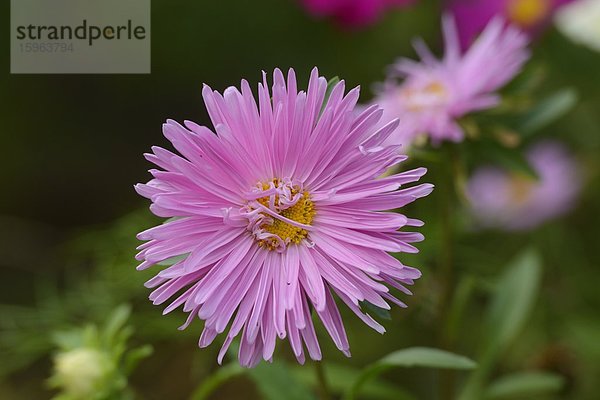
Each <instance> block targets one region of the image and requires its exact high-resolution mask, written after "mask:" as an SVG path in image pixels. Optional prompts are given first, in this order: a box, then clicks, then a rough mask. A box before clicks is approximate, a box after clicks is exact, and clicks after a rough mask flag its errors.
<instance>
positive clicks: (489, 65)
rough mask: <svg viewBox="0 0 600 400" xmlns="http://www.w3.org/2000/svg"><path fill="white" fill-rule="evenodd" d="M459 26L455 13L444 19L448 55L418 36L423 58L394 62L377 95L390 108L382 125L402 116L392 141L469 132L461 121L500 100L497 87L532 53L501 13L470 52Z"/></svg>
mask: <svg viewBox="0 0 600 400" xmlns="http://www.w3.org/2000/svg"><path fill="white" fill-rule="evenodd" d="M456 28H457V26H456V23H455V21H454V19H453V18H452V17H451V16H447V17H446V18H444V21H443V31H444V52H445V54H444V57H443V58H442V59H437V58H436V57H435V56H434V55H433V53H432V52H431V51H430V50H429V48H428V47H427V45H426V44H425V43H424V42H423V41H422V40H417V41H416V42H415V49H416V51H417V53H418V54H419V56H420V57H421V60H420V62H417V61H413V60H410V59H406V58H400V59H399V60H398V61H397V62H396V63H395V64H394V65H392V66H391V67H390V73H389V77H388V80H387V82H386V83H385V84H384V85H383V86H382V87H381V90H380V92H379V93H378V94H377V95H376V96H375V99H374V100H373V102H374V103H376V104H379V105H380V106H381V107H382V108H383V110H384V115H383V118H382V121H381V123H382V124H383V123H387V122H389V121H391V120H393V119H395V118H399V119H400V124H399V126H398V128H397V129H396V131H395V132H394V134H393V135H391V136H390V138H389V139H388V143H394V144H402V145H409V144H410V143H411V142H412V141H413V140H414V139H415V137H416V136H417V135H419V134H426V135H428V136H429V137H430V138H431V140H432V142H434V143H439V142H440V141H443V140H450V141H460V140H462V139H463V136H464V133H463V130H462V128H461V127H460V125H459V124H458V121H457V120H458V119H459V118H460V117H462V116H464V115H466V114H468V113H471V112H474V111H478V110H483V109H488V108H491V107H494V106H496V105H497V104H498V102H499V100H500V98H499V95H498V94H497V93H496V91H497V90H499V89H500V88H501V87H502V86H503V85H505V84H506V83H507V82H509V81H510V80H512V79H513V78H514V76H515V75H516V74H517V73H518V72H519V71H520V70H521V67H522V65H523V64H524V63H525V61H526V60H527V59H528V58H529V51H528V50H527V39H526V37H525V36H524V35H523V34H522V33H521V32H520V31H519V30H517V29H515V28H513V27H510V26H505V24H504V22H503V21H502V20H501V19H500V18H496V19H494V20H492V21H491V22H490V23H489V24H488V25H487V26H486V28H485V30H484V31H483V33H482V34H481V37H480V38H479V40H477V41H476V42H475V43H473V45H472V46H470V47H469V48H468V49H467V50H466V51H464V52H463V51H461V49H460V46H459V38H458V34H457V30H456ZM398 78H400V79H401V82H400V83H398V82H397V79H398Z"/></svg>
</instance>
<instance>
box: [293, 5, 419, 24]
mask: <svg viewBox="0 0 600 400" xmlns="http://www.w3.org/2000/svg"><path fill="white" fill-rule="evenodd" d="M414 2H415V0H302V3H303V4H304V7H305V8H306V9H307V10H308V11H309V12H310V13H311V14H313V15H315V16H317V17H332V18H334V19H335V20H336V21H337V22H338V23H340V24H341V25H343V26H345V27H350V28H359V27H363V26H366V25H369V24H372V23H374V22H375V21H376V20H377V19H378V18H379V17H380V16H381V15H382V14H383V13H384V12H385V11H387V10H389V9H392V8H398V7H405V6H407V5H410V4H412V3H414Z"/></svg>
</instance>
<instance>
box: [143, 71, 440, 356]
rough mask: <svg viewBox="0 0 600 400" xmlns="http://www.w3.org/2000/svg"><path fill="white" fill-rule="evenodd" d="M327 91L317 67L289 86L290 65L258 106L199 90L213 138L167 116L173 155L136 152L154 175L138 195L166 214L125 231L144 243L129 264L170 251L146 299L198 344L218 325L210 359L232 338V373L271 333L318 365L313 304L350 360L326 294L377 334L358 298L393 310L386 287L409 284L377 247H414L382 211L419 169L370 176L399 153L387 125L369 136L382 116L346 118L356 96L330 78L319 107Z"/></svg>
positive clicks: (234, 94) (412, 195)
mask: <svg viewBox="0 0 600 400" xmlns="http://www.w3.org/2000/svg"><path fill="white" fill-rule="evenodd" d="M326 87H327V82H326V80H325V79H324V78H322V77H319V76H318V71H317V70H316V69H314V70H313V71H312V74H311V77H310V82H309V85H308V90H307V91H306V92H304V91H300V92H298V90H297V89H296V78H295V73H294V71H293V70H290V71H289V74H288V76H287V82H286V79H285V78H284V76H283V74H282V73H281V71H280V70H278V69H276V70H275V72H274V82H273V87H272V91H269V87H268V85H267V81H266V76H264V75H263V82H262V83H259V85H258V104H257V102H256V101H255V99H254V96H253V95H252V92H251V90H250V86H249V85H248V83H247V82H246V81H242V83H241V91H240V90H238V89H237V88H234V87H230V88H227V89H226V90H225V92H224V93H223V94H222V95H221V94H220V93H218V92H216V91H213V90H212V89H210V88H209V87H208V86H205V87H204V89H203V92H202V93H203V97H204V101H205V104H206V108H207V110H208V113H209V115H210V118H211V120H212V123H213V125H214V127H215V131H216V134H215V133H213V131H212V130H210V129H209V128H207V127H204V126H199V125H197V124H195V123H193V122H189V121H186V122H185V124H184V125H183V126H182V125H179V124H178V123H176V122H174V121H167V123H166V124H164V125H163V132H164V135H165V136H166V137H167V139H169V140H170V141H171V142H172V143H173V145H174V146H175V148H176V149H177V150H178V151H179V153H180V154H181V155H177V154H175V153H172V152H170V151H168V150H165V149H162V148H160V147H154V148H153V154H147V155H146V157H147V158H148V160H150V161H152V162H153V163H155V164H156V165H157V166H158V167H160V170H159V169H154V170H151V171H150V172H151V173H152V175H153V176H154V179H152V180H151V181H150V182H148V183H147V184H140V185H137V190H138V192H139V193H140V194H141V195H143V196H145V197H147V198H149V199H151V200H152V205H151V207H150V208H151V210H152V211H153V212H154V213H155V214H156V215H158V216H161V217H169V218H175V219H174V220H171V221H168V222H166V223H165V224H163V225H160V226H157V227H154V228H151V229H149V230H147V231H145V232H142V233H140V234H139V235H138V237H139V239H141V240H146V241H147V242H146V243H144V244H142V245H141V246H140V250H141V251H140V253H139V254H138V255H137V258H138V260H140V261H142V263H141V265H140V266H139V267H138V268H139V269H144V268H148V267H151V266H153V265H156V264H158V263H164V261H165V260H168V259H171V258H173V257H177V256H181V255H183V257H179V258H178V259H176V262H175V263H174V264H173V265H172V266H170V267H168V268H166V269H164V270H162V271H161V272H159V273H158V275H157V276H156V277H155V278H153V279H151V280H150V281H148V282H147V286H148V287H150V288H155V289H154V291H153V292H152V294H151V295H150V299H151V300H152V301H153V302H154V303H155V304H161V303H164V302H166V301H167V300H169V299H170V298H173V297H174V300H172V302H171V304H170V305H169V306H168V307H167V308H166V309H165V313H167V312H170V311H173V310H174V309H176V308H178V307H180V306H183V310H184V311H185V312H188V313H189V317H188V319H187V321H186V323H185V324H184V325H183V327H187V326H188V325H189V324H190V323H191V322H192V321H193V320H194V319H195V318H199V319H201V320H203V321H204V330H203V332H202V335H201V336H200V342H199V345H200V346H201V347H205V346H208V345H209V344H210V343H211V342H212V341H213V340H214V339H215V337H216V336H217V335H218V334H220V333H222V332H224V331H225V330H226V329H227V328H228V332H227V334H226V337H225V340H224V343H223V346H222V348H221V351H220V353H219V356H218V360H219V362H221V360H222V358H223V356H224V355H225V353H226V351H227V349H228V347H229V345H230V344H231V342H232V341H233V339H234V338H235V337H237V336H239V335H241V338H240V339H241V340H240V348H239V355H238V356H239V360H240V363H241V364H242V365H245V366H253V365H255V364H256V363H258V362H259V361H260V359H261V358H262V359H265V360H271V359H272V356H273V352H274V349H275V343H276V341H277V338H281V339H283V338H287V339H288V341H289V342H290V345H291V347H292V349H293V351H294V354H295V355H296V357H297V359H298V360H299V362H304V359H305V355H304V348H303V345H302V343H304V345H305V346H306V350H307V351H308V354H309V356H310V357H311V358H312V359H320V358H321V351H320V349H319V343H318V341H317V337H316V335H315V330H314V327H313V322H312V318H311V312H312V310H313V309H314V310H315V311H316V314H317V315H318V316H319V317H320V319H321V321H322V322H323V325H324V326H325V328H326V329H327V331H328V333H329V334H330V336H331V338H332V339H333V341H334V342H335V344H336V345H337V347H338V348H339V349H340V350H341V351H342V352H344V353H345V354H347V355H349V354H350V353H349V344H348V340H347V338H346V333H345V331H344V326H343V324H342V320H341V318H340V314H339V311H338V308H337V305H336V303H335V301H334V295H335V296H337V297H338V298H339V299H340V300H341V301H342V302H344V303H345V304H346V305H347V306H348V307H349V308H350V309H351V310H352V311H353V312H354V313H355V314H356V315H357V316H358V317H359V318H360V319H362V320H363V321H364V322H365V323H366V324H367V325H369V326H370V327H372V328H373V329H375V330H377V331H378V332H384V329H383V327H382V326H381V325H379V324H378V323H377V322H376V321H375V320H373V319H372V318H371V317H370V316H369V315H368V314H365V313H364V312H363V311H362V310H361V302H364V301H366V302H369V303H371V304H373V305H375V306H377V307H381V308H386V309H387V308H389V305H388V302H392V303H396V304H399V305H403V303H402V302H400V301H399V300H398V299H396V298H395V297H394V296H393V295H392V294H390V293H389V287H393V288H396V289H399V290H400V291H404V292H407V289H406V288H405V285H410V284H412V283H413V280H414V279H416V278H418V277H419V276H420V273H419V271H418V270H416V269H414V268H410V267H407V266H404V265H402V264H401V263H400V262H399V261H398V260H397V259H396V258H394V257H393V256H391V255H390V254H388V252H415V251H417V250H416V249H415V247H413V246H412V245H411V244H410V243H412V242H417V241H420V240H422V235H421V234H419V233H414V232H405V231H400V230H399V229H400V228H404V227H414V226H420V225H421V224H422V223H421V222H420V221H418V220H415V219H410V218H407V217H405V216H404V215H401V214H397V213H393V212H387V211H386V210H392V209H396V208H399V207H403V206H404V205H406V204H408V203H410V202H412V201H414V200H415V199H417V198H419V197H422V196H425V195H427V194H428V193H429V192H430V191H431V190H432V186H431V185H428V184H422V185H419V186H413V187H408V188H404V185H405V184H408V183H411V182H414V181H417V180H418V179H419V178H420V177H421V176H422V175H423V174H424V173H425V169H423V168H419V169H415V170H411V171H407V172H403V173H400V174H396V175H392V176H388V177H385V178H379V177H380V176H381V175H382V174H383V173H384V172H385V171H386V170H387V169H388V168H390V167H392V166H394V165H396V164H398V163H400V162H401V161H403V160H405V158H406V157H405V156H402V155H400V154H399V153H398V150H399V149H398V146H386V145H384V144H383V142H384V141H385V139H386V138H387V136H388V135H389V134H390V133H391V132H392V131H393V130H394V128H395V127H396V125H397V122H396V121H394V122H392V123H390V124H388V125H386V126H385V127H383V128H382V129H379V130H375V129H374V127H375V124H376V123H377V120H378V119H379V117H380V116H381V113H382V111H381V110H380V109H378V108H377V107H376V106H373V107H370V108H369V109H367V110H365V111H364V112H362V113H361V114H360V115H356V113H355V112H354V107H355V105H356V102H357V100H358V95H359V92H358V88H355V89H353V90H351V91H350V92H349V93H348V94H344V82H343V81H342V82H340V83H338V84H337V85H336V86H335V87H334V88H333V90H332V91H331V95H330V97H329V99H328V100H327V101H326V104H325V92H326ZM401 186H402V187H403V188H402V189H400V190H398V189H399V188H400V187H401Z"/></svg>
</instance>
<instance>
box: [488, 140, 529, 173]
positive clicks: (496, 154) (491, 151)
mask: <svg viewBox="0 0 600 400" xmlns="http://www.w3.org/2000/svg"><path fill="white" fill-rule="evenodd" d="M485 151H486V153H487V154H488V155H489V157H490V158H491V159H492V160H493V161H495V162H496V163H498V164H499V165H500V166H501V167H504V168H506V169H507V170H509V171H513V172H517V173H520V174H523V175H525V176H527V177H529V178H532V179H538V174H537V172H536V171H535V170H534V169H533V167H532V166H531V164H529V161H527V159H526V158H525V157H524V156H523V154H522V153H521V152H520V151H519V150H517V149H510V148H507V147H504V146H500V145H498V144H496V145H488V146H485Z"/></svg>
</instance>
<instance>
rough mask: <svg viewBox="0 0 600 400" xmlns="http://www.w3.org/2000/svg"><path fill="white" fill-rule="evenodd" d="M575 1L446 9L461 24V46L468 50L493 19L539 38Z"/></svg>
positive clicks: (458, 1) (451, 4) (454, 0)
mask: <svg viewBox="0 0 600 400" xmlns="http://www.w3.org/2000/svg"><path fill="white" fill-rule="evenodd" d="M572 1H573V0H448V1H447V9H448V10H449V11H450V12H451V13H452V14H454V16H455V18H456V21H457V23H458V33H459V36H460V43H461V45H462V46H463V48H466V47H468V46H469V45H470V44H471V43H472V42H473V40H475V38H476V37H477V36H478V35H479V34H480V33H481V32H482V31H483V29H484V28H485V26H486V25H487V24H488V22H490V21H491V20H492V19H493V18H494V16H501V17H502V18H504V19H505V20H506V21H507V22H508V23H510V24H513V25H514V26H517V27H518V28H519V29H521V30H523V31H524V32H527V34H528V35H536V34H538V33H539V32H540V31H541V30H543V28H544V27H545V26H546V25H548V23H549V22H550V21H551V20H552V15H553V14H554V12H555V11H556V10H557V9H558V8H560V7H561V6H563V5H565V4H567V3H570V2H572Z"/></svg>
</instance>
